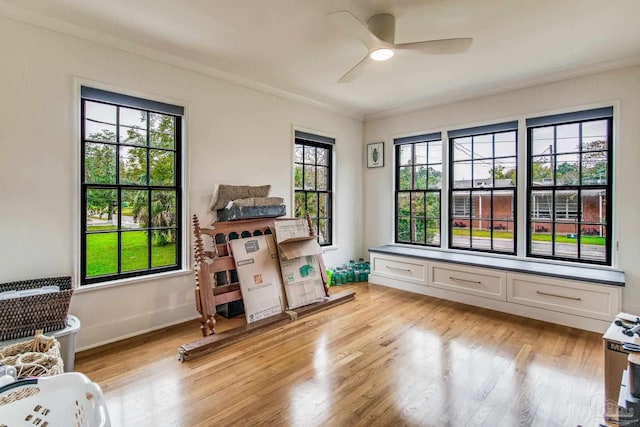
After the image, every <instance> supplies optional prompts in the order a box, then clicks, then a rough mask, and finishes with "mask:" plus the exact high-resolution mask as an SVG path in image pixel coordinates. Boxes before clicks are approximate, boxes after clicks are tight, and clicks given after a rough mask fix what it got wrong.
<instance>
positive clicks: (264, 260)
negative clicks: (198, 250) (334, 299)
mask: <svg viewBox="0 0 640 427" xmlns="http://www.w3.org/2000/svg"><path fill="white" fill-rule="evenodd" d="M274 224H275V225H274V230H273V231H274V232H275V236H276V237H275V240H274V236H273V235H271V234H267V235H264V236H255V237H248V238H244V239H237V240H232V241H231V242H230V244H231V251H232V253H233V257H234V259H235V263H236V271H237V273H238V281H239V282H240V290H241V291H242V299H243V302H244V311H245V316H246V318H247V322H248V323H253V322H255V321H258V320H261V319H264V318H267V317H271V316H274V315H277V314H279V313H282V312H283V311H284V310H285V308H287V309H293V308H297V307H302V306H305V305H308V304H312V303H314V302H318V301H322V300H323V299H324V298H326V293H325V286H324V280H323V274H322V273H323V271H322V268H323V267H322V266H323V263H322V262H321V259H320V257H321V256H322V248H321V247H320V245H319V244H318V242H317V241H316V240H315V238H314V237H312V236H310V235H309V228H308V226H307V221H306V220H304V219H283V220H275V221H274ZM283 289H284V292H283ZM285 295H286V298H285Z"/></svg>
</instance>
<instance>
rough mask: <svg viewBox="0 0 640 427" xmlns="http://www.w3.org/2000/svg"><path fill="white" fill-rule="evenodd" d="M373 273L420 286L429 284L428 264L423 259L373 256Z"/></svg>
mask: <svg viewBox="0 0 640 427" xmlns="http://www.w3.org/2000/svg"><path fill="white" fill-rule="evenodd" d="M371 272H372V273H374V274H377V275H380V276H383V277H389V278H391V279H399V280H403V281H406V282H411V283H417V284H420V285H426V283H427V262H426V261H424V260H421V259H415V260H414V259H413V258H400V257H393V256H389V255H382V254H372V256H371Z"/></svg>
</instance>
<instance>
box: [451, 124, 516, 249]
mask: <svg viewBox="0 0 640 427" xmlns="http://www.w3.org/2000/svg"><path fill="white" fill-rule="evenodd" d="M517 129H518V122H517V121H516V122H507V123H500V124H495V125H488V126H481V127H475V128H468V129H459V130H454V131H450V132H449V153H450V157H451V158H450V174H449V175H450V186H449V200H450V210H449V211H450V218H449V247H450V248H455V249H469V250H479V251H490V252H500V253H509V254H515V251H516V246H515V230H516V226H517V223H516V218H515V212H516V209H515V201H516V185H517V180H516V175H517V174H516V172H517V171H516V169H517V167H516V165H517V154H516V152H517Z"/></svg>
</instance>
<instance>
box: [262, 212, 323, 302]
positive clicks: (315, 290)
mask: <svg viewBox="0 0 640 427" xmlns="http://www.w3.org/2000/svg"><path fill="white" fill-rule="evenodd" d="M274 224H275V225H274V228H275V234H276V243H277V244H278V251H279V253H280V269H281V271H282V280H283V282H284V290H285V293H286V295H287V304H288V307H289V308H290V309H291V308H296V307H302V306H304V305H308V304H312V303H314V302H318V301H321V300H322V299H324V298H325V297H326V293H325V288H324V282H323V279H322V267H321V265H322V263H321V262H320V257H321V256H322V248H321V247H320V245H319V244H318V242H317V241H316V240H315V238H314V237H312V236H310V235H309V227H308V225H307V221H306V220H304V219H302V218H296V219H279V220H275V221H274Z"/></svg>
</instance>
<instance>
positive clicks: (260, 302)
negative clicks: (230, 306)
mask: <svg viewBox="0 0 640 427" xmlns="http://www.w3.org/2000/svg"><path fill="white" fill-rule="evenodd" d="M230 244H231V250H232V252H233V256H234V259H235V262H236V271H237V273H238V280H239V282H240V290H241V291H242V299H243V301H244V312H245V316H246V318H247V322H248V323H252V322H255V321H257V320H260V319H264V318H267V317H270V316H275V315H277V314H279V313H282V311H283V310H284V307H285V301H284V294H283V292H282V279H281V276H280V266H279V262H278V250H277V248H276V245H275V242H274V239H273V236H272V235H270V234H267V235H264V236H255V237H249V238H245V239H237V240H232V241H231V242H230Z"/></svg>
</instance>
